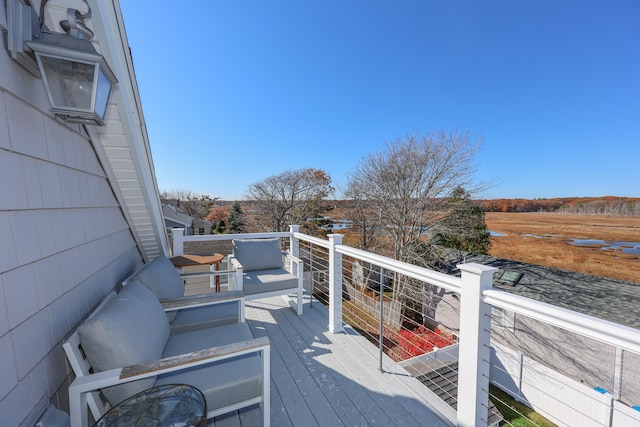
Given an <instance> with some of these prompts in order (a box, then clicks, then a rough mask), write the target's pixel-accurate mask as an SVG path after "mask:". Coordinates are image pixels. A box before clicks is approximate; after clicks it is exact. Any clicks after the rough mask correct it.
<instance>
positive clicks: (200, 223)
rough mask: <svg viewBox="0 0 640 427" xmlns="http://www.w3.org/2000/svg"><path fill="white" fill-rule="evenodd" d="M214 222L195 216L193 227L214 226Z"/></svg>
mask: <svg viewBox="0 0 640 427" xmlns="http://www.w3.org/2000/svg"><path fill="white" fill-rule="evenodd" d="M212 226H213V223H212V222H211V221H207V220H206V219H202V218H193V227H194V228H198V227H212Z"/></svg>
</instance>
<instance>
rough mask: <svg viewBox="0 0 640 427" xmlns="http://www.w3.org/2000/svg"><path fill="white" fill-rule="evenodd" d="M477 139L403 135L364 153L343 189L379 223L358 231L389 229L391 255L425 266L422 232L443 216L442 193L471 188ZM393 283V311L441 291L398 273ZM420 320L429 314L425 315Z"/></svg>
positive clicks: (426, 302) (429, 302)
mask: <svg viewBox="0 0 640 427" xmlns="http://www.w3.org/2000/svg"><path fill="white" fill-rule="evenodd" d="M480 143H481V141H480V140H479V139H476V140H472V138H471V134H470V132H468V131H467V132H460V131H451V132H444V131H440V132H430V133H427V134H425V135H422V136H419V135H407V136H405V137H404V138H400V139H397V140H395V141H393V142H390V143H387V144H386V145H385V147H384V149H382V150H379V151H377V152H375V153H373V154H369V155H367V156H365V157H364V158H363V159H362V161H361V162H360V164H359V166H358V167H357V168H356V169H355V170H354V171H353V172H352V173H351V174H350V176H349V180H348V184H347V190H346V192H345V193H346V194H348V195H349V196H350V197H351V198H353V199H354V200H355V201H356V206H358V204H359V205H360V206H368V207H369V211H370V212H371V213H373V211H372V210H371V207H372V206H377V208H378V210H377V212H376V214H377V215H378V218H377V219H376V218H375V217H374V216H371V217H369V220H370V221H371V222H376V221H379V223H378V225H377V226H376V227H369V228H366V227H361V228H360V232H361V233H365V232H368V233H371V232H373V231H377V232H385V233H388V237H389V239H387V240H391V244H392V248H389V250H390V252H392V254H389V255H393V257H394V258H396V259H398V260H401V261H405V262H410V263H413V264H417V265H423V266H426V264H427V263H428V262H429V257H428V256H426V255H428V254H426V253H425V249H426V248H427V245H425V242H424V239H423V236H424V234H425V232H426V231H428V230H429V229H431V228H432V227H434V225H435V224H437V222H438V221H439V220H440V219H441V218H442V217H443V208H444V206H443V205H442V204H443V200H445V196H447V195H448V194H449V193H450V192H451V191H452V190H453V189H454V188H456V187H458V186H460V187H465V188H473V187H472V182H471V181H472V177H473V173H474V171H475V163H474V159H475V155H476V153H477V151H478V149H479V146H480ZM356 216H357V215H356ZM370 239H371V236H370V235H367V236H366V239H365V237H362V241H369V240H370ZM378 252H381V251H380V250H378ZM393 283H394V292H393V302H392V304H393V305H394V306H395V309H396V310H400V307H401V306H402V305H403V303H407V304H408V305H414V306H416V305H419V306H420V305H421V306H422V307H423V308H424V307H435V305H437V303H438V302H439V301H440V299H441V298H442V294H443V293H444V290H443V289H437V288H436V287H434V286H431V285H427V284H424V285H420V284H418V283H416V282H415V281H413V280H410V279H409V278H402V277H396V278H395V279H394V280H393ZM420 311H423V310H419V311H418V312H420ZM423 323H429V319H424V318H423Z"/></svg>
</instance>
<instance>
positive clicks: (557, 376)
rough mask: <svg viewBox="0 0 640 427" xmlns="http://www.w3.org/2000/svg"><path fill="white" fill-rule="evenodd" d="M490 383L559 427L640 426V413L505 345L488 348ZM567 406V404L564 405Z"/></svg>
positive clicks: (493, 345) (492, 345)
mask: <svg viewBox="0 0 640 427" xmlns="http://www.w3.org/2000/svg"><path fill="white" fill-rule="evenodd" d="M491 348H492V351H491V373H490V379H491V382H492V383H493V384H495V385H497V386H498V387H500V388H501V389H502V390H504V391H506V392H507V393H509V394H510V395H511V396H513V397H514V398H515V399H516V400H519V401H521V402H523V403H525V404H527V405H528V406H530V407H531V408H533V409H535V411H536V412H538V413H540V414H541V415H543V416H544V417H546V418H548V419H549V420H550V421H553V422H554V423H555V424H558V425H559V426H567V427H574V426H580V427H629V426H635V427H637V426H640V412H638V411H636V410H635V409H633V408H630V407H628V406H626V405H624V404H622V403H620V402H618V401H616V400H614V399H613V396H612V395H611V394H609V393H605V394H602V393H600V392H598V391H596V390H594V389H593V388H590V387H586V386H585V385H583V384H581V383H579V382H577V381H574V380H572V379H570V378H568V377H566V376H564V375H562V374H561V373H559V372H557V371H554V370H552V369H550V368H547V367H546V366H544V365H542V364H541V363H539V362H536V361H535V360H532V359H530V358H528V357H527V356H525V355H523V354H522V353H520V352H517V351H514V350H512V349H510V348H508V347H506V346H504V345H501V344H498V343H496V342H492V344H491ZM565 402H566V403H565Z"/></svg>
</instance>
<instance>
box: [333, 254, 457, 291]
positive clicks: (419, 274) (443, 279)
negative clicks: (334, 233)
mask: <svg viewBox="0 0 640 427" xmlns="http://www.w3.org/2000/svg"><path fill="white" fill-rule="evenodd" d="M336 251H337V252H338V253H341V254H343V255H347V256H351V257H354V258H356V259H360V260H362V261H366V262H370V263H372V264H375V265H377V266H379V267H383V268H386V269H389V270H393V271H395V272H397V273H400V274H403V275H405V276H408V277H411V278H414V279H417V280H422V281H425V282H429V283H431V284H434V285H437V286H440V287H442V288H445V289H447V290H448V291H452V292H460V289H461V285H460V283H461V281H460V278H457V277H453V276H449V275H447V274H444V273H439V272H437V271H433V270H429V269H427V268H423V267H418V266H417V265H414V264H409V263H406V262H402V261H397V260H395V259H392V258H388V257H385V256H382V255H377V254H374V253H371V252H367V251H363V250H361V249H356V248H352V247H351V246H345V245H338V246H336Z"/></svg>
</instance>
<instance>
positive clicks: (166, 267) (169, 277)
mask: <svg viewBox="0 0 640 427" xmlns="http://www.w3.org/2000/svg"><path fill="white" fill-rule="evenodd" d="M133 280H139V281H140V282H141V283H142V284H143V285H145V286H146V287H147V288H149V289H150V290H151V292H153V293H154V294H155V296H156V297H157V298H158V299H168V298H179V297H181V296H183V295H184V281H183V280H182V277H180V273H178V270H177V269H176V268H175V267H174V266H173V263H172V262H171V261H170V260H169V258H167V257H166V256H164V255H160V256H158V257H157V258H156V259H154V260H153V261H152V262H150V263H149V264H147V265H145V266H144V267H142V268H141V269H140V270H138V271H137V272H136V273H134V274H133V275H132V276H131V278H130V279H129V281H133ZM166 316H167V319H169V321H170V322H173V321H174V319H175V317H176V312H175V311H170V312H168V313H167V314H166Z"/></svg>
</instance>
